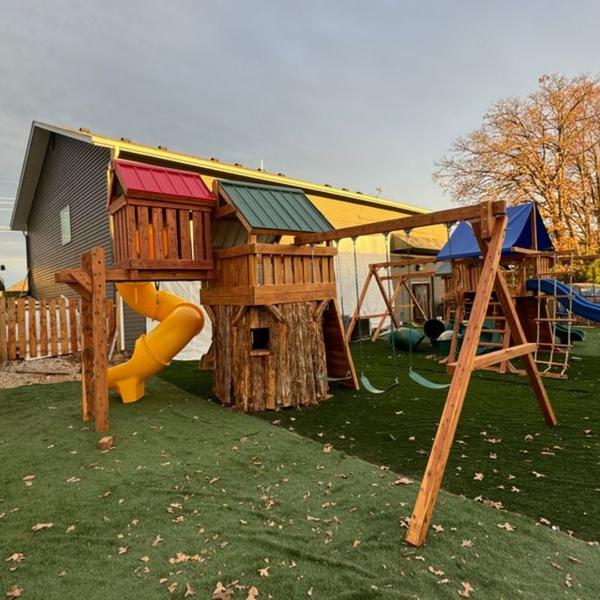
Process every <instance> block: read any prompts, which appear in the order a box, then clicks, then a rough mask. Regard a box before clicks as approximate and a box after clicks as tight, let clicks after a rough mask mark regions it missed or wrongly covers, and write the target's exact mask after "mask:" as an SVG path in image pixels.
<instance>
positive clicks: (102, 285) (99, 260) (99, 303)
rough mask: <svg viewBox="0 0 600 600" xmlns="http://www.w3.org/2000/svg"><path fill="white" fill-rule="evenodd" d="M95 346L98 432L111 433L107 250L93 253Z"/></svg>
mask: <svg viewBox="0 0 600 600" xmlns="http://www.w3.org/2000/svg"><path fill="white" fill-rule="evenodd" d="M91 267H92V318H93V329H94V331H93V335H92V338H93V343H94V348H93V352H94V362H93V364H94V416H95V419H96V431H108V424H109V422H108V360H107V358H108V357H107V336H106V263H105V259H104V248H102V247H101V246H95V247H94V248H92V252H91Z"/></svg>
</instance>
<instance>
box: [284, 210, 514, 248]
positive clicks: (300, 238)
mask: <svg viewBox="0 0 600 600" xmlns="http://www.w3.org/2000/svg"><path fill="white" fill-rule="evenodd" d="M484 205H485V206H484ZM505 212H506V202H504V201H502V200H495V201H493V202H482V203H481V205H472V206H461V207H460V208H450V209H448V210H439V211H436V212H432V213H425V214H421V215H414V216H410V217H399V218H397V219H390V220H388V221H377V222H375V223H367V224H365V225H354V226H352V227H344V228H342V229H334V230H332V231H325V232H319V233H303V234H300V235H297V236H296V237H295V238H294V243H295V244H297V245H298V244H318V243H320V242H327V241H331V240H342V239H344V238H355V237H360V236H361V235H373V234H375V233H387V232H389V231H398V230H402V229H414V228H417V227H427V226H428V225H442V224H444V223H454V222H456V221H467V220H470V219H480V218H481V217H482V215H483V216H484V217H485V219H486V220H489V219H492V218H493V217H496V216H498V215H503V214H504V213H505Z"/></svg>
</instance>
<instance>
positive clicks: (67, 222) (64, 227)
mask: <svg viewBox="0 0 600 600" xmlns="http://www.w3.org/2000/svg"><path fill="white" fill-rule="evenodd" d="M60 239H61V243H62V245H63V246H64V245H65V244H68V243H69V242H70V241H71V210H70V208H69V205H68V204H67V206H65V207H64V208H63V209H62V210H61V211H60Z"/></svg>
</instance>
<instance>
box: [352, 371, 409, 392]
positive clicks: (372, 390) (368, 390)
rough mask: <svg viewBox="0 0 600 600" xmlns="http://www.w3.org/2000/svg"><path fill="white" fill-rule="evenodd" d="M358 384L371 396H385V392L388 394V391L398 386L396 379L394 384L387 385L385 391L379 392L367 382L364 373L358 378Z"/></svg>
mask: <svg viewBox="0 0 600 600" xmlns="http://www.w3.org/2000/svg"><path fill="white" fill-rule="evenodd" d="M360 382H361V384H362V386H363V387H364V388H365V390H367V392H370V393H371V394H385V393H386V392H389V391H390V390H392V389H394V388H395V387H396V386H397V385H400V382H399V381H398V380H397V379H396V380H395V381H394V383H392V384H391V385H388V387H386V388H385V389H383V390H380V389H379V388H376V387H375V386H374V385H373V384H372V383H371V382H370V381H369V380H368V378H367V376H366V375H365V374H364V373H363V374H362V375H361V376H360Z"/></svg>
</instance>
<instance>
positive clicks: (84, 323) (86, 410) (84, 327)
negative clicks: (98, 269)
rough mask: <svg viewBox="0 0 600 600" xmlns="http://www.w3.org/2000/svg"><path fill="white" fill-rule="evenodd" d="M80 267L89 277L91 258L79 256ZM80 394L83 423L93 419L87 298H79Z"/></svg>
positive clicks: (91, 365)
mask: <svg viewBox="0 0 600 600" xmlns="http://www.w3.org/2000/svg"><path fill="white" fill-rule="evenodd" d="M81 267H82V268H83V270H84V271H85V272H86V273H88V274H89V275H90V276H91V272H92V256H91V254H90V253H89V252H86V253H84V254H82V255H81ZM80 314H81V388H82V389H81V392H82V416H83V420H84V421H89V420H90V419H92V418H93V417H94V339H93V330H94V326H93V315H92V303H91V298H90V297H89V296H86V295H83V294H82V296H81V309H80Z"/></svg>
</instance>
